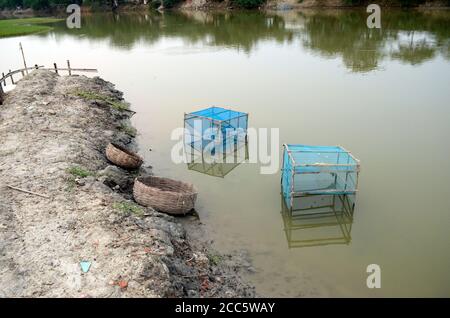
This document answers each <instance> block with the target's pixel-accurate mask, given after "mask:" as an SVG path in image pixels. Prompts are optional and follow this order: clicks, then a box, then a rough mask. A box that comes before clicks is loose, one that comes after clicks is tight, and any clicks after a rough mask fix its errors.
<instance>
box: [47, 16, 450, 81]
mask: <svg viewBox="0 0 450 318" xmlns="http://www.w3.org/2000/svg"><path fill="white" fill-rule="evenodd" d="M366 17H367V14H366V13H365V12H363V11H348V10H341V11H336V10H334V11H332V12H331V13H330V12H327V11H316V12H289V13H287V14H283V13H281V14H280V13H278V14H277V13H267V14H263V13H260V12H225V13H211V12H187V13H164V14H159V13H149V14H120V15H117V14H115V15H114V14H94V15H88V16H84V17H83V21H82V28H81V30H69V29H67V28H66V27H65V25H64V24H61V27H60V28H56V29H55V32H56V33H61V34H74V35H81V34H83V35H84V36H86V37H88V38H90V39H107V40H109V41H110V43H111V45H113V46H115V47H120V48H123V49H130V48H132V46H133V45H134V44H135V43H137V42H138V41H144V42H146V43H150V44H151V43H154V42H156V41H158V40H159V39H161V38H164V37H170V38H180V39H182V40H183V41H186V42H187V43H190V44H196V43H202V44H205V45H210V46H220V47H231V48H235V49H238V50H244V51H245V52H250V51H251V50H253V49H254V48H255V46H256V45H257V43H258V42H259V41H262V40H272V41H273V40H275V41H277V42H279V43H285V42H292V41H294V40H296V39H298V40H299V41H301V43H302V44H303V46H304V47H306V48H309V49H311V50H312V51H314V52H317V53H319V54H321V55H323V56H327V57H336V56H338V57H341V58H342V60H343V62H344V64H345V65H346V67H347V68H348V69H350V70H351V71H355V72H368V71H371V70H373V69H376V68H377V67H378V65H379V63H380V62H381V61H382V60H383V59H385V58H392V59H397V60H400V61H402V62H405V63H409V64H413V65H414V64H419V63H423V62H424V61H426V60H429V59H432V58H433V57H435V56H436V55H437V54H441V55H442V56H443V57H445V58H446V59H450V28H448V25H449V22H450V13H448V12H438V13H436V14H429V13H422V12H416V11H406V12H405V11H395V10H390V11H388V12H383V15H382V29H381V30H378V29H368V28H367V27H366Z"/></svg>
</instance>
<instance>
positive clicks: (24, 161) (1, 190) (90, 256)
mask: <svg viewBox="0 0 450 318" xmlns="http://www.w3.org/2000/svg"><path fill="white" fill-rule="evenodd" d="M88 93H89V94H88ZM104 97H107V98H104ZM131 114H132V113H131V112H129V111H127V110H126V103H125V101H124V100H123V99H122V93H121V92H119V91H117V90H115V89H114V86H113V85H112V84H111V83H108V82H106V81H104V80H102V79H100V78H94V79H90V78H87V77H84V76H72V77H60V76H58V75H56V74H54V73H51V72H47V71H34V72H32V73H31V74H30V75H28V76H27V77H25V78H24V79H23V80H21V81H20V82H19V84H18V85H17V87H16V88H15V89H14V90H13V91H11V92H9V93H7V94H6V99H5V101H4V104H3V105H1V106H0V140H1V145H0V158H1V160H0V179H1V181H2V182H1V185H0V269H1V272H0V281H1V282H2V284H1V286H0V297H200V296H205V297H210V296H212V297H239V296H253V295H254V289H253V288H252V287H250V286H249V285H247V284H246V283H244V282H243V281H242V280H241V279H240V276H239V272H240V271H241V270H243V265H242V264H243V263H242V258H241V259H236V258H234V257H232V256H227V255H220V254H218V253H216V252H215V251H213V250H211V249H210V248H209V247H208V248H207V247H206V246H205V244H204V242H201V241H200V240H196V239H195V235H193V236H191V235H190V234H189V233H187V231H186V230H185V227H184V226H183V225H182V224H181V223H180V220H179V219H176V218H174V217H171V216H168V215H166V214H163V213H159V212H156V211H154V210H153V209H151V208H144V207H141V206H138V205H136V204H135V203H134V202H133V201H132V195H131V192H130V186H131V184H132V182H133V179H134V178H135V177H136V176H137V175H145V174H149V173H151V171H149V168H143V169H141V170H140V171H138V172H126V171H124V170H121V169H119V168H117V167H115V166H111V165H110V164H109V163H108V162H107V160H106V158H105V155H104V149H105V146H106V145H107V143H108V142H109V141H116V142H119V143H122V144H126V145H127V146H128V147H131V148H135V149H136V145H135V142H134V138H133V136H134V134H135V131H134V130H133V128H132V127H131V125H130V121H129V117H130V116H131ZM147 164H150V163H147ZM7 185H11V186H14V187H18V188H20V189H25V190H28V191H32V192H34V193H37V194H40V196H39V195H34V194H28V193H24V192H21V191H17V190H14V189H11V188H8V187H7ZM190 218H191V219H193V221H191V222H190V223H189V231H194V232H195V231H197V230H198V231H201V229H199V228H198V226H196V225H195V222H197V223H198V220H196V219H195V217H193V216H191V217H190ZM183 222H189V220H183ZM83 261H85V262H86V263H85V264H90V267H89V268H88V270H87V272H84V271H83V270H82V268H81V265H80V262H83ZM244 265H246V266H247V267H248V264H246V263H244Z"/></svg>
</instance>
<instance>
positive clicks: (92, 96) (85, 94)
mask: <svg viewBox="0 0 450 318" xmlns="http://www.w3.org/2000/svg"><path fill="white" fill-rule="evenodd" d="M73 94H74V95H76V96H79V97H81V98H84V99H86V100H100V101H103V102H105V103H107V104H109V105H110V106H111V107H112V108H114V109H115V110H118V111H121V112H122V111H125V110H128V109H129V105H128V104H127V103H125V102H121V101H116V100H115V99H114V98H112V97H109V96H105V95H102V94H99V93H95V92H90V91H83V90H78V91H75V92H73Z"/></svg>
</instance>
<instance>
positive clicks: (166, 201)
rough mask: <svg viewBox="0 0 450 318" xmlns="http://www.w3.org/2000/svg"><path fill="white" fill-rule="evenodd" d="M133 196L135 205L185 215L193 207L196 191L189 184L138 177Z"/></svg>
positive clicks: (152, 177)
mask: <svg viewBox="0 0 450 318" xmlns="http://www.w3.org/2000/svg"><path fill="white" fill-rule="evenodd" d="M133 196H134V199H135V200H136V202H137V203H139V204H141V205H143V206H151V207H153V208H154V209H156V210H158V211H161V212H166V213H169V214H186V213H188V212H189V211H191V210H192V209H193V208H194V206H195V201H196V200H197V189H196V188H195V187H194V185H193V184H191V183H186V182H182V181H177V180H172V179H168V178H162V177H154V176H147V177H138V178H136V180H135V182H134V188H133Z"/></svg>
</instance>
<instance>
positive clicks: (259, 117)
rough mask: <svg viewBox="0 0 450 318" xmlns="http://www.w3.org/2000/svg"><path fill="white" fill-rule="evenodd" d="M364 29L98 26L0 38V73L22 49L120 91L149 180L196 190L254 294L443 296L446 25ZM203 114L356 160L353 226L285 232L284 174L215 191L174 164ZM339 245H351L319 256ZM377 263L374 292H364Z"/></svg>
mask: <svg viewBox="0 0 450 318" xmlns="http://www.w3.org/2000/svg"><path fill="white" fill-rule="evenodd" d="M365 21H366V15H365V13H364V12H363V11H326V12H321V13H317V12H313V11H306V12H283V13H267V14H262V13H238V12H236V13H199V12H191V13H177V14H175V13H165V14H163V15H162V14H148V15H144V14H140V15H126V14H120V15H105V14H103V15H97V14H96V15H89V16H84V17H83V20H82V29H81V30H68V29H66V28H65V25H64V23H61V24H58V25H57V26H56V28H55V30H54V31H52V32H50V33H46V34H39V35H32V36H25V37H18V38H7V39H0V46H1V59H0V69H1V70H2V71H6V70H7V69H14V68H18V67H20V66H21V58H20V55H19V50H18V42H19V41H20V42H22V44H23V46H24V49H25V53H26V56H27V59H28V63H29V64H35V63H36V64H45V65H47V66H49V65H52V63H53V62H57V63H58V64H59V65H63V64H65V62H66V60H67V59H70V61H71V64H72V67H95V68H98V69H99V75H100V76H102V77H104V78H106V79H108V80H110V81H112V82H114V83H116V84H117V88H118V89H120V90H122V91H124V92H125V98H126V99H128V100H129V101H130V102H131V103H132V105H133V108H134V109H135V110H137V111H138V115H136V116H135V117H134V118H133V121H134V124H135V125H136V127H137V128H138V130H139V131H140V135H139V142H140V144H141V153H142V154H143V155H144V156H145V158H146V159H147V161H148V163H150V164H152V165H153V166H154V167H155V168H154V170H155V173H156V174H158V175H164V176H170V177H175V178H179V179H184V180H188V181H191V182H193V183H195V184H196V186H197V187H198V188H199V191H200V196H199V199H198V212H199V214H200V216H201V218H202V219H203V222H204V223H205V225H206V226H207V228H208V229H209V231H210V233H211V235H212V237H213V238H214V240H215V242H216V244H217V246H218V247H219V248H220V249H222V250H224V251H232V250H236V249H245V250H248V251H250V255H251V257H252V260H253V264H254V267H255V269H256V273H255V274H252V275H249V279H250V280H252V281H253V282H254V284H255V285H256V286H257V290H258V292H259V293H261V294H263V295H268V296H304V295H306V296H308V295H309V296H314V295H320V296H327V295H329V296H450V273H449V269H450V249H449V246H450V234H449V228H450V195H449V194H450V163H449V157H450V141H449V136H450V109H449V105H450V103H449V102H450V89H449V83H450V13H449V12H439V11H433V12H431V11H430V12H401V11H387V12H383V13H382V29H381V30H369V29H367V27H366V23H365ZM210 105H218V106H226V107H231V108H233V109H236V110H238V111H242V112H248V113H249V114H250V116H249V125H250V126H251V127H254V128H279V129H280V141H281V143H303V144H319V145H342V146H344V147H345V148H347V149H349V150H351V151H352V153H353V154H354V155H355V156H356V157H357V158H359V159H360V160H361V174H360V178H359V193H358V195H357V198H356V208H355V210H354V212H353V213H354V219H353V223H352V224H345V227H343V226H342V224H336V225H334V226H331V227H329V226H327V227H325V226H319V227H314V228H307V229H306V230H305V229H292V228H291V227H290V225H291V224H292V222H290V221H289V220H287V222H285V221H286V220H283V215H282V213H281V211H282V204H281V197H280V174H279V172H278V173H276V174H269V175H263V174H260V165H259V164H246V163H243V164H241V165H239V166H237V167H234V169H233V170H231V171H230V172H229V173H228V174H226V175H225V177H223V178H221V177H215V176H211V175H208V174H204V173H201V172H198V171H195V170H189V169H188V168H187V166H186V165H185V164H175V163H173V162H172V160H171V149H172V147H173V146H174V144H175V143H176V142H177V141H174V140H171V133H172V131H173V129H175V128H177V127H182V126H183V114H184V112H190V111H194V110H198V109H200V108H204V107H208V106H210ZM149 148H152V149H153V151H151V152H149V151H148V149H149ZM280 151H281V145H280ZM291 221H292V220H291ZM344 229H345V230H344ZM293 231H294V232H295V233H294V232H293ZM330 231H334V232H333V233H331V232H330ZM330 235H334V236H336V235H337V237H340V236H342V238H343V239H342V240H338V241H336V243H340V244H325V245H324V244H320V243H321V242H323V239H327V238H328V237H329V236H330ZM293 237H300V240H305V241H307V242H308V244H306V245H308V246H307V247H303V245H305V244H298V241H294V239H293ZM288 238H290V241H289V240H288ZM372 263H375V264H378V265H380V266H381V271H382V276H381V277H382V284H381V289H368V288H367V286H366V277H367V275H368V274H367V273H366V267H367V266H368V265H369V264H372Z"/></svg>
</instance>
